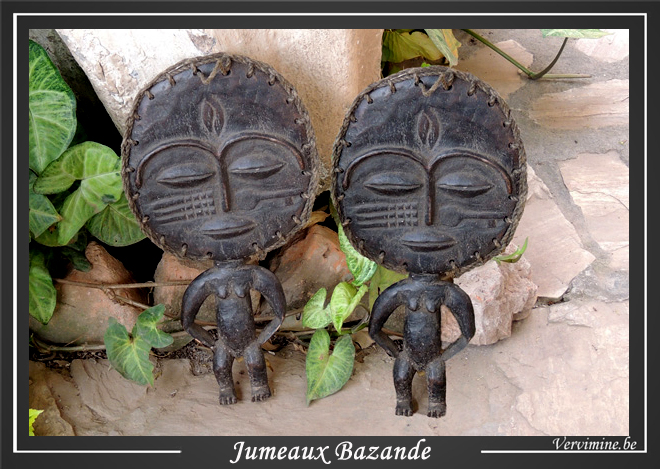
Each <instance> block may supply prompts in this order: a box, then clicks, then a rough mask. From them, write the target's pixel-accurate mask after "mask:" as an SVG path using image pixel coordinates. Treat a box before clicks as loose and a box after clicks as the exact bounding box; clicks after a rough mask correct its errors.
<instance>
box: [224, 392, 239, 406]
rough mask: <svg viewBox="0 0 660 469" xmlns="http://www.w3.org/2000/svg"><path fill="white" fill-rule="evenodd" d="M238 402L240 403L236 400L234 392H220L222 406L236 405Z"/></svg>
mask: <svg viewBox="0 0 660 469" xmlns="http://www.w3.org/2000/svg"><path fill="white" fill-rule="evenodd" d="M236 402H238V400H237V399H236V394H235V393H234V391H233V390H231V391H220V405H230V404H236Z"/></svg>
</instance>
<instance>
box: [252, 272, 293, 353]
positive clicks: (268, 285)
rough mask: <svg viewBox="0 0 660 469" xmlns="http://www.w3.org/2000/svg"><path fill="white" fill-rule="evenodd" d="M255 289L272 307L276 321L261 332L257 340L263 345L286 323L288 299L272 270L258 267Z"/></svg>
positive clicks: (254, 283) (254, 277)
mask: <svg viewBox="0 0 660 469" xmlns="http://www.w3.org/2000/svg"><path fill="white" fill-rule="evenodd" d="M252 279H253V284H252V286H253V288H254V289H255V290H257V291H258V292H259V293H261V294H262V295H263V296H264V298H266V301H267V302H268V304H269V305H270V307H271V309H272V310H273V313H274V314H275V319H273V320H272V321H270V322H269V323H268V324H267V325H266V327H264V328H263V329H262V330H261V333H260V334H259V337H258V338H257V340H258V341H259V344H263V343H264V342H266V341H267V340H268V339H270V337H271V336H272V335H273V334H275V331H277V329H278V328H279V327H280V326H281V325H282V321H284V313H285V311H286V299H285V297H284V290H283V289H282V284H281V283H280V281H279V279H278V278H277V277H276V276H275V274H274V273H272V272H271V271H270V270H268V269H265V268H263V267H257V268H255V269H254V270H253V273H252Z"/></svg>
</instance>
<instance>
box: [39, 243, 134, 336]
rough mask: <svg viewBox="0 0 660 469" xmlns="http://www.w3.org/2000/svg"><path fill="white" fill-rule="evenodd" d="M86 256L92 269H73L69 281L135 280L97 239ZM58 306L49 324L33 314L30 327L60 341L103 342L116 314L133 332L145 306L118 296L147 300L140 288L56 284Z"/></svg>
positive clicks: (110, 281)
mask: <svg viewBox="0 0 660 469" xmlns="http://www.w3.org/2000/svg"><path fill="white" fill-rule="evenodd" d="M85 256H86V257H87V260H89V262H90V263H91V265H92V268H91V270H90V271H89V272H81V271H79V270H75V269H73V270H72V271H71V272H70V273H69V274H68V275H67V276H66V277H65V280H68V281H73V282H84V283H93V284H124V283H133V278H132V277H131V274H130V273H129V272H128V271H127V270H126V269H125V268H124V266H123V264H122V263H121V262H119V261H118V260H117V259H115V258H114V257H112V256H111V255H110V254H108V252H107V251H106V250H105V249H104V248H103V246H101V245H100V244H98V243H96V242H94V241H93V242H91V243H89V245H88V246H87V248H86V250H85ZM55 288H56V289H57V305H56V306H55V312H54V313H53V317H52V318H51V320H50V322H49V323H48V324H47V325H45V326H44V325H43V324H41V323H40V322H38V321H36V320H34V319H33V318H32V317H30V330H31V331H32V332H34V334H35V335H36V336H37V337H39V338H41V339H43V340H45V341H47V342H51V343H56V344H70V345H71V344H73V345H81V344H88V345H91V344H102V343H103V335H104V334H105V331H106V329H107V327H108V319H109V318H111V317H113V318H115V319H117V321H119V322H120V323H121V324H123V325H124V326H126V328H127V329H128V330H129V331H130V330H131V329H132V327H133V325H134V324H135V320H136V319H137V317H138V316H139V314H140V313H141V312H142V309H140V308H137V307H135V306H131V305H129V304H127V303H125V302H122V301H121V300H119V299H117V297H123V298H127V299H128V300H130V301H134V302H138V303H142V304H144V303H145V298H144V294H143V293H141V292H140V291H139V290H137V289H131V288H127V289H112V290H110V289H108V290H102V289H100V288H94V287H88V286H79V285H72V284H62V283H56V285H55Z"/></svg>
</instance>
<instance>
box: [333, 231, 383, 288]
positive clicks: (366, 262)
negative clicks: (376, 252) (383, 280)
mask: <svg viewBox="0 0 660 469" xmlns="http://www.w3.org/2000/svg"><path fill="white" fill-rule="evenodd" d="M337 234H338V235H339V249H341V250H342V252H343V253H344V254H345V255H346V265H348V270H350V271H351V274H353V282H352V283H353V285H355V286H356V287H359V286H360V285H362V284H363V283H364V282H367V281H369V279H370V278H371V277H372V276H373V275H374V273H375V272H376V268H377V267H378V264H376V263H375V262H374V261H372V260H370V259H367V258H366V257H364V256H363V255H362V254H360V253H359V252H357V250H356V249H355V248H354V247H353V245H352V244H351V243H350V241H349V240H348V238H347V237H346V233H344V229H343V228H342V226H341V224H338V225H337Z"/></svg>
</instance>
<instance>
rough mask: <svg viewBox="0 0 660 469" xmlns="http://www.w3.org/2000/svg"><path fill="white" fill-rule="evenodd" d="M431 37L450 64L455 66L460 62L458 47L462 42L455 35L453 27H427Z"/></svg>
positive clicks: (427, 32)
mask: <svg viewBox="0 0 660 469" xmlns="http://www.w3.org/2000/svg"><path fill="white" fill-rule="evenodd" d="M424 31H426V34H428V35H429V39H431V41H433V44H434V45H435V47H437V48H438V50H439V51H440V52H441V53H442V55H444V56H445V58H446V59H447V61H449V66H450V67H454V66H456V65H457V64H458V48H459V47H461V43H460V42H458V40H457V39H456V38H455V37H454V33H453V32H452V30H451V29H425V30H424Z"/></svg>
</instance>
